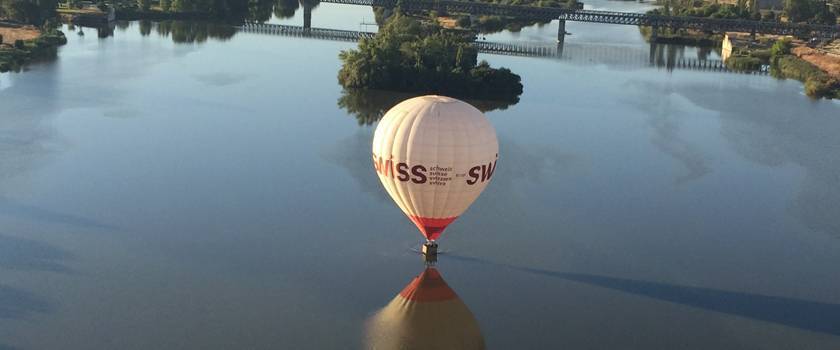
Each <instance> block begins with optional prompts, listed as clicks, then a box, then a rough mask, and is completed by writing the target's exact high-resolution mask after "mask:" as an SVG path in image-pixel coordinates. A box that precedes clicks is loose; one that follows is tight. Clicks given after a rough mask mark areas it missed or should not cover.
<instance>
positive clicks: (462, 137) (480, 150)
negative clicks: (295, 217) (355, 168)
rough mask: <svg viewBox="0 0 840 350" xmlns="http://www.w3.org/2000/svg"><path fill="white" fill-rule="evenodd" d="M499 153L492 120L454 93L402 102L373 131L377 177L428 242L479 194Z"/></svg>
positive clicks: (485, 184)
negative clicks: (456, 96)
mask: <svg viewBox="0 0 840 350" xmlns="http://www.w3.org/2000/svg"><path fill="white" fill-rule="evenodd" d="M498 158H499V143H498V140H497V139H496V130H495V129H494V128H493V125H492V124H490V122H489V121H488V120H487V118H486V117H485V116H484V114H483V113H481V111H479V110H478V109H476V108H475V107H473V106H471V105H469V104H467V103H466V102H463V101H460V100H457V99H454V98H450V97H444V96H421V97H415V98H411V99H408V100H405V101H403V102H400V103H399V104H397V105H396V106H394V107H393V108H391V109H390V110H389V111H388V112H387V113H386V114H385V116H384V117H383V118H382V120H381V121H380V122H379V125H378V126H377V127H376V132H375V133H374V136H373V165H374V168H375V169H376V173H377V174H378V176H379V180H380V181H382V185H383V186H385V190H387V191H388V194H389V195H391V198H393V199H394V201H395V202H396V203H397V205H398V206H399V207H400V209H402V211H403V212H404V213H405V214H406V215H408V217H409V218H410V219H411V221H413V222H414V224H416V225H417V228H419V229H420V232H421V233H423V235H424V236H425V237H426V239H427V240H430V241H434V240H436V239H437V238H438V237H440V235H441V233H442V232H443V231H444V230H445V229H446V227H447V225H449V224H450V223H452V222H453V221H454V220H455V219H456V218H458V216H460V215H461V214H463V213H464V211H466V210H467V208H468V207H469V206H470V205H471V204H472V203H473V202H474V201H475V199H476V198H478V196H479V195H480V194H481V192H482V191H483V190H484V188H485V187H487V184H488V183H489V182H490V179H491V178H492V177H493V173H494V171H495V170H496V161H497V159H498Z"/></svg>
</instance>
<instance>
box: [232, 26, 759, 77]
mask: <svg viewBox="0 0 840 350" xmlns="http://www.w3.org/2000/svg"><path fill="white" fill-rule="evenodd" d="M238 29H239V31H241V32H247V33H258V34H265V35H277V36H286V37H301V38H309V39H320V40H333V41H347V42H357V41H359V40H360V39H363V38H372V37H374V36H376V33H374V32H363V31H353V30H340V29H327V28H312V27H309V28H307V27H302V26H291V25H282V24H260V23H248V24H245V25H242V26H240V27H238ZM473 45H474V46H475V47H476V49H478V51H479V52H481V53H485V54H492V55H509V56H524V57H535V58H549V59H557V60H562V61H567V62H571V63H578V64H607V65H609V66H612V67H618V68H625V69H633V68H641V67H657V68H665V69H668V70H672V69H685V70H701V71H711V72H726V73H739V72H737V71H732V70H729V69H728V68H726V65H725V64H724V63H723V61H721V60H717V59H698V58H687V57H684V56H682V55H680V54H678V53H670V52H667V50H664V49H663V48H664V47H665V46H664V45H656V44H651V45H650V49H649V50H645V49H643V48H640V47H638V46H635V45H631V46H627V45H624V46H622V45H618V46H606V47H605V46H595V45H586V44H567V43H564V42H563V41H561V42H558V43H557V44H556V45H544V44H528V43H517V44H512V43H495V42H488V41H475V42H473ZM757 73H758V74H766V72H757Z"/></svg>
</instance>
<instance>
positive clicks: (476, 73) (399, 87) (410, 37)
mask: <svg viewBox="0 0 840 350" xmlns="http://www.w3.org/2000/svg"><path fill="white" fill-rule="evenodd" d="M464 34H465V33H460V32H454V31H451V30H447V29H444V28H441V27H440V26H438V25H436V24H426V23H421V22H420V21H418V20H416V19H414V18H412V17H409V16H407V15H404V14H402V13H400V11H396V12H395V14H394V15H393V16H392V17H391V18H389V19H388V21H387V22H386V23H385V25H384V26H383V27H382V28H381V29H380V30H379V33H378V34H377V35H376V36H375V37H373V38H369V39H367V38H366V39H362V40H361V41H360V42H359V46H358V48H357V49H354V50H347V51H342V52H341V54H340V55H339V57H340V59H341V61H342V66H341V69H340V70H339V72H338V82H339V84H341V86H342V87H343V88H344V89H346V90H390V91H399V92H409V93H418V94H442V95H447V96H452V97H456V98H464V99H470V98H472V99H481V100H494V101H507V102H510V104H513V103H516V102H518V101H519V95H520V94H522V83H521V78H520V77H519V75H516V74H514V73H513V72H511V71H510V70H509V69H507V68H491V67H490V65H489V64H488V63H487V62H486V61H482V62H480V63H479V62H478V50H477V49H475V48H474V47H473V46H472V36H471V35H464Z"/></svg>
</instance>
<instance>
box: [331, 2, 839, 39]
mask: <svg viewBox="0 0 840 350" xmlns="http://www.w3.org/2000/svg"><path fill="white" fill-rule="evenodd" d="M321 2H327V3H335V4H347V5H362V6H377V7H386V8H394V7H396V6H397V4H398V3H399V6H400V8H402V9H404V10H407V11H430V10H434V11H437V12H439V13H464V14H471V15H495V16H505V17H517V18H533V19H540V20H553V19H558V20H560V28H559V31H558V40H560V38H559V36H561V35H563V34H565V23H566V21H577V22H592V23H608V24H624V25H634V26H650V27H652V28H653V29H654V30H653V33H654V35H655V34H656V32H657V29H659V28H670V29H695V30H701V31H717V32H727V31H730V32H745V33H751V34H753V35H755V34H756V33H759V34H775V35H797V36H801V37H820V38H838V37H840V25H819V24H797V23H780V22H763V21H753V20H742V19H718V18H701V17H677V16H660V15H648V14H643V13H630V12H614V11H593V10H583V9H580V8H558V7H536V6H517V5H502V4H490V3H483V2H473V1H459V0H321Z"/></svg>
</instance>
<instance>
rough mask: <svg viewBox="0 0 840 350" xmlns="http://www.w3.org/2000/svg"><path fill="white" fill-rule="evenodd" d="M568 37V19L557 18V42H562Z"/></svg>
mask: <svg viewBox="0 0 840 350" xmlns="http://www.w3.org/2000/svg"><path fill="white" fill-rule="evenodd" d="M565 38H566V20H565V19H559V20H557V42H558V43H562V42H563V40H564V39H565Z"/></svg>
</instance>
